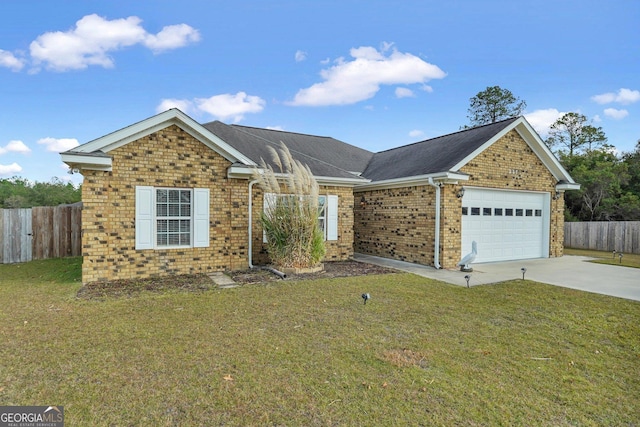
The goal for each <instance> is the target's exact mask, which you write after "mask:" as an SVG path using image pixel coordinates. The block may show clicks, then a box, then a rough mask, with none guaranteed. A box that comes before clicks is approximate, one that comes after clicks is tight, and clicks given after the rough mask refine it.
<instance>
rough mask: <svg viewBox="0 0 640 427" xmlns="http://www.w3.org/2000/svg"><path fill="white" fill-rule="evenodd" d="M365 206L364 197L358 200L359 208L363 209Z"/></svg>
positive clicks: (365, 200)
mask: <svg viewBox="0 0 640 427" xmlns="http://www.w3.org/2000/svg"><path fill="white" fill-rule="evenodd" d="M365 206H367V199H365V198H364V195H363V196H362V197H361V198H360V207H361V208H364V207H365Z"/></svg>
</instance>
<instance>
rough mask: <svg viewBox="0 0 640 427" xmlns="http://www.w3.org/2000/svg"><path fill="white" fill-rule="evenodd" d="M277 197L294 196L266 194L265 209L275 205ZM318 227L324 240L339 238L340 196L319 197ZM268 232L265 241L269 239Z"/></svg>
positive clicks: (264, 237) (264, 236)
mask: <svg viewBox="0 0 640 427" xmlns="http://www.w3.org/2000/svg"><path fill="white" fill-rule="evenodd" d="M277 197H292V196H291V195H277V194H274V193H266V194H265V195H264V210H265V211H266V210H267V209H271V208H272V207H273V206H274V203H275V201H276V198H277ZM318 227H320V230H322V235H323V236H324V240H338V196H334V195H327V196H319V197H318ZM266 239H267V236H266V234H265V235H263V241H265V242H266V241H267V240H266Z"/></svg>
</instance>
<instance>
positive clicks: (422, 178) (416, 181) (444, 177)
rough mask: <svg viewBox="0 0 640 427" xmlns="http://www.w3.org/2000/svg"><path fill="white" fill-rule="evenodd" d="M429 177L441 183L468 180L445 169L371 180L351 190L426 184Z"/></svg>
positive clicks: (467, 177)
mask: <svg viewBox="0 0 640 427" xmlns="http://www.w3.org/2000/svg"><path fill="white" fill-rule="evenodd" d="M429 178H431V179H432V180H433V181H434V182H437V183H442V184H457V183H458V181H468V180H469V175H467V174H464V173H460V172H455V171H446V172H436V173H432V174H426V175H416V176H408V177H402V178H393V179H385V180H382V181H373V182H369V183H366V184H361V185H358V186H356V187H355V188H354V189H353V191H354V192H362V191H369V190H381V189H387V188H400V187H410V186H414V185H426V184H428V183H429Z"/></svg>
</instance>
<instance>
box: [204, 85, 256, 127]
mask: <svg viewBox="0 0 640 427" xmlns="http://www.w3.org/2000/svg"><path fill="white" fill-rule="evenodd" d="M195 104H196V106H197V107H198V109H199V110H202V111H204V112H206V113H209V114H211V115H212V116H214V117H216V118H218V119H219V120H223V121H225V120H233V122H234V123H237V122H239V121H241V120H242V119H244V115H245V114H247V113H259V112H261V111H262V110H263V109H264V106H265V104H266V102H265V101H264V100H263V99H262V98H260V97H258V96H251V95H247V94H246V93H245V92H238V93H236V94H235V95H231V94H228V93H225V94H222V95H215V96H212V97H210V98H196V99H195Z"/></svg>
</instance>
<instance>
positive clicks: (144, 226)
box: [135, 186, 210, 250]
mask: <svg viewBox="0 0 640 427" xmlns="http://www.w3.org/2000/svg"><path fill="white" fill-rule="evenodd" d="M158 190H182V191H184V190H188V191H189V192H190V199H191V200H190V208H189V209H190V216H189V217H188V218H189V244H188V245H187V244H182V245H181V244H178V245H175V244H171V245H169V244H167V245H164V244H162V245H161V244H158V220H161V221H165V220H174V219H175V218H178V219H186V218H187V217H186V216H178V217H174V216H160V217H159V216H158V205H157V197H158ZM209 200H210V197H209V189H208V188H184V187H153V186H136V187H135V249H136V250H148V249H151V250H169V249H189V248H201V247H208V246H209V245H210V241H209V235H210V224H209V216H210V213H209V211H210V206H209Z"/></svg>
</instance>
